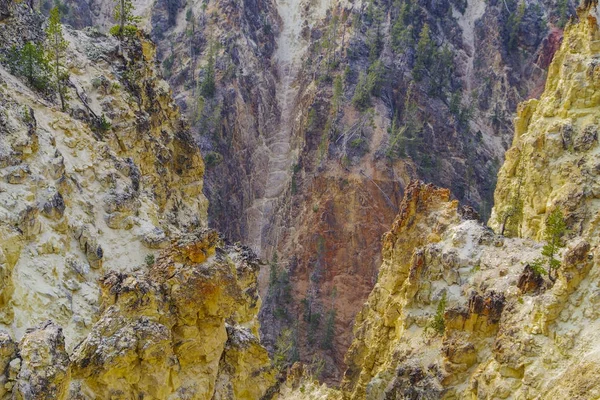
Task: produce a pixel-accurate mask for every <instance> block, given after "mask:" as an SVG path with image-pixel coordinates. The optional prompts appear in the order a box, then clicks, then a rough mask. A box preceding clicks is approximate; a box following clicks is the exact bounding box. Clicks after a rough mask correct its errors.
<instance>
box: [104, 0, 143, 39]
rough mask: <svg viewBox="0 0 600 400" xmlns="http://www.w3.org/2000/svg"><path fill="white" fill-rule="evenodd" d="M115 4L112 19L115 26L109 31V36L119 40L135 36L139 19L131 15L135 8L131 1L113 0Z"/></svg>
mask: <svg viewBox="0 0 600 400" xmlns="http://www.w3.org/2000/svg"><path fill="white" fill-rule="evenodd" d="M115 3H116V5H115V9H114V18H115V21H116V22H117V25H115V26H113V27H112V28H111V29H110V31H109V32H110V34H111V35H113V36H116V37H118V38H121V39H123V38H125V37H131V36H135V34H136V33H137V30H138V28H137V24H138V23H140V21H141V18H140V17H137V16H135V15H134V14H133V12H134V10H135V8H134V6H133V2H132V0H115Z"/></svg>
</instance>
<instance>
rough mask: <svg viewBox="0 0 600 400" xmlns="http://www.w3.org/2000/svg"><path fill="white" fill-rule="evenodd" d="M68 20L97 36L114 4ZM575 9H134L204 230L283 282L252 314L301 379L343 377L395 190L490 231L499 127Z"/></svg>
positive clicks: (158, 5) (530, 88)
mask: <svg viewBox="0 0 600 400" xmlns="http://www.w3.org/2000/svg"><path fill="white" fill-rule="evenodd" d="M68 3H69V4H71V3H74V6H73V7H72V8H73V9H78V8H86V7H87V8H89V9H90V10H95V11H94V12H95V13H96V14H95V15H96V19H95V20H94V22H95V23H100V24H101V25H102V26H103V27H106V26H108V25H110V21H109V19H108V16H109V13H107V12H106V11H102V10H108V9H110V7H111V3H112V2H110V1H100V2H95V1H81V0H76V1H73V2H68ZM84 3H85V4H84ZM575 3H576V2H575V1H567V2H564V1H554V0H533V1H524V2H521V1H515V0H506V1H505V0H493V1H483V0H473V1H446V2H430V1H421V0H410V1H409V0H401V1H396V2H388V1H369V2H359V3H356V2H355V3H350V2H346V1H329V0H319V1H311V2H307V1H279V2H274V1H269V0H257V1H242V2H230V1H224V0H219V1H191V2H188V3H184V2H180V1H162V0H159V1H156V2H152V1H141V0H140V1H136V2H135V4H136V8H137V13H138V14H140V15H141V16H143V17H144V22H143V25H144V26H146V27H147V28H148V30H150V31H151V32H152V38H153V40H155V41H156V43H157V46H158V49H159V50H158V53H159V59H160V60H161V63H162V67H163V68H162V69H163V73H164V75H165V77H166V78H167V79H168V81H169V83H170V84H171V85H172V87H173V88H174V92H175V97H176V99H177V103H178V104H179V105H180V106H181V108H182V110H183V111H184V113H185V114H186V115H188V116H189V119H190V121H191V124H192V131H193V132H194V134H195V139H196V140H197V143H198V145H199V146H200V148H201V149H202V151H203V154H204V155H205V159H206V160H207V172H206V176H205V183H206V185H205V193H206V195H207V197H208V198H209V200H210V206H209V223H210V224H211V226H213V227H215V228H217V229H218V230H219V231H222V232H223V233H224V234H225V235H226V236H227V237H229V238H232V239H233V240H241V241H243V242H245V243H249V244H250V245H251V246H252V248H253V249H254V250H255V251H257V252H258V253H259V254H260V255H261V256H262V257H263V258H265V259H269V260H271V259H272V258H273V256H274V255H275V254H277V256H278V257H277V258H278V266H277V267H278V269H279V270H280V273H283V270H285V271H286V273H284V277H283V280H284V281H286V280H289V284H290V293H291V295H290V296H284V297H285V298H286V299H288V300H289V301H287V300H286V301H281V296H279V297H278V296H274V297H271V298H269V299H267V300H266V301H265V310H264V312H263V313H262V314H261V315H262V317H261V318H263V320H264V321H265V324H263V326H264V330H263V334H264V337H265V341H266V343H267V345H268V346H269V348H270V350H272V351H274V350H275V343H276V341H277V338H278V336H279V335H280V333H281V332H282V331H283V330H285V329H286V328H290V329H292V330H293V331H294V332H296V333H295V335H296V336H297V337H298V343H299V344H300V348H299V356H300V357H301V358H302V359H303V360H304V361H309V360H311V359H312V358H313V356H317V357H319V358H321V357H325V358H326V360H327V368H325V375H326V376H327V377H328V378H329V379H338V378H340V377H341V374H342V372H343V369H344V365H343V355H344V353H345V351H346V349H347V347H348V345H349V344H350V342H351V334H350V332H351V329H350V327H351V325H352V322H353V319H354V316H355V314H356V312H357V311H358V310H359V308H360V305H361V304H362V303H363V301H364V300H365V299H366V297H367V295H368V293H369V292H370V290H371V289H372V287H373V285H374V283H375V281H376V274H377V270H378V268H379V265H380V264H381V257H380V252H381V247H380V241H379V237H380V236H381V235H382V234H383V233H384V232H385V230H386V229H387V228H388V224H389V221H390V220H392V219H393V217H394V215H395V214H396V213H397V211H398V206H399V204H400V200H401V198H402V195H403V190H404V187H405V186H406V184H407V183H408V182H409V181H410V179H412V178H422V179H426V180H428V181H431V182H434V183H436V184H438V185H442V186H445V187H449V188H450V189H451V191H452V193H453V194H454V195H455V196H456V197H457V198H459V199H460V200H461V201H464V202H466V203H468V204H470V205H472V206H474V207H476V208H478V210H479V211H480V213H481V215H482V216H483V218H484V219H487V218H488V216H489V212H490V206H491V198H492V193H493V189H494V183H495V178H496V173H497V169H498V168H499V166H500V164H501V161H502V157H503V153H504V151H505V149H506V148H507V147H508V145H509V141H510V138H511V137H512V116H513V112H514V111H515V108H516V105H517V104H518V102H520V101H522V100H524V99H526V98H529V97H531V96H535V95H538V94H539V93H540V91H541V88H542V87H543V84H544V81H545V77H546V70H545V69H546V68H547V67H548V64H549V60H551V59H552V56H553V54H554V51H555V50H556V49H557V47H558V45H559V44H560V40H561V37H562V28H561V27H562V26H563V23H564V22H565V21H566V20H567V19H568V17H569V14H570V12H571V11H572V10H573V9H574V7H573V6H574V4H575ZM86 4H88V5H86ZM278 14H279V15H278ZM74 22H76V21H74ZM426 24H427V25H428V27H429V32H430V33H429V38H430V43H425V42H424V44H423V46H421V48H419V41H420V37H421V33H422V32H423V31H424V29H425V25H426ZM440 60H443V61H444V62H443V63H442V62H441V61H440ZM213 67H214V71H213V72H214V78H215V79H214V80H215V90H214V92H213V91H212V90H209V91H206V90H205V89H206V88H205V86H204V83H205V82H207V81H208V80H209V77H210V76H211V74H212V73H211V71H212V69H213ZM423 67H424V68H423ZM416 70H420V74H417V73H415V71H416ZM417 75H420V76H419V77H417ZM362 92H365V93H362ZM361 93H362V94H361ZM357 94H361V95H360V96H359V95H357ZM354 99H356V100H354ZM349 216H352V217H349ZM265 272H266V270H265ZM267 275H268V274H267V273H263V275H262V279H261V282H262V286H263V293H265V294H267V293H268V291H267V290H266V286H267V285H268V282H267V281H268V279H267ZM284 286H287V283H285V282H284ZM347 288H353V290H352V291H349V290H347ZM275 292H278V291H277V290H276V291H275ZM332 299H334V300H332ZM307 303H310V308H311V309H314V310H315V311H316V314H315V315H319V322H316V321H313V322H312V324H313V326H312V327H311V326H310V324H309V323H308V321H304V320H305V318H303V317H304V314H305V311H306V306H305V305H304V304H307ZM332 304H333V306H332ZM282 310H285V312H282ZM333 312H335V314H336V315H335V317H334V318H333V323H334V331H335V335H333V336H334V339H333V343H332V345H329V340H328V339H327V335H328V334H327V331H328V328H327V326H328V325H327V323H326V321H327V314H331V313H333ZM311 315H312V313H311ZM282 317H283V318H282ZM297 320H299V321H300V322H299V323H298V324H296V326H295V327H294V325H295V321H297ZM305 322H306V323H305ZM312 331H314V332H312ZM316 343H318V344H319V345H318V346H315V344H316ZM291 361H292V360H290V362H291Z"/></svg>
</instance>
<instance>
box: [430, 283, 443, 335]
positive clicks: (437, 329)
mask: <svg viewBox="0 0 600 400" xmlns="http://www.w3.org/2000/svg"><path fill="white" fill-rule="evenodd" d="M445 312H446V292H444V293H443V294H442V298H441V299H440V301H439V302H438V305H437V309H436V312H435V314H434V315H433V316H432V317H431V319H430V320H429V322H428V323H427V325H426V326H425V332H426V333H429V332H430V331H433V332H434V334H436V335H440V336H441V335H443V334H444V332H446V322H445V321H444V313H445Z"/></svg>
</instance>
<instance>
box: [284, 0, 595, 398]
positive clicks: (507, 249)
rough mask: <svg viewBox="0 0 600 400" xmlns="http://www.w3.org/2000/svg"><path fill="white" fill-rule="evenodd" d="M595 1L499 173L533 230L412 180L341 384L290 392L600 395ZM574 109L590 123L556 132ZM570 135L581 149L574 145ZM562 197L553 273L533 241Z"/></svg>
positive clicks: (501, 194)
mask: <svg viewBox="0 0 600 400" xmlns="http://www.w3.org/2000/svg"><path fill="white" fill-rule="evenodd" d="M592 3H593V4H592V5H593V6H594V8H592V9H591V10H588V9H581V10H580V11H579V12H580V15H579V17H580V22H579V23H576V24H572V25H570V26H568V27H567V29H566V34H565V40H564V42H563V44H562V46H561V49H560V50H559V52H558V53H557V57H556V58H555V60H554V61H553V63H552V65H551V67H550V76H549V79H548V85H547V87H546V90H547V92H546V93H544V94H543V95H542V97H541V99H540V101H539V103H538V102H537V101H530V102H528V103H526V105H525V106H524V108H523V109H522V111H521V112H520V114H519V118H518V119H517V121H516V125H517V128H516V133H515V143H514V148H513V150H511V152H509V154H508V156H507V161H506V164H505V166H504V167H503V168H502V171H501V174H500V179H499V185H498V188H497V190H496V198H497V200H499V203H498V204H497V205H496V209H495V210H496V211H495V213H497V214H498V213H500V212H502V211H503V210H504V208H503V207H509V206H511V205H512V203H513V195H512V193H511V191H514V190H518V188H520V189H521V190H522V192H521V193H522V199H523V200H524V212H523V216H522V220H521V221H520V223H519V224H520V232H521V233H522V236H524V237H525V238H509V237H504V236H500V235H496V234H494V233H493V232H492V231H491V230H490V229H488V228H486V227H484V226H482V225H480V224H479V223H477V222H476V221H473V220H466V219H464V217H462V216H461V215H460V214H462V215H467V214H468V213H459V212H458V203H457V202H456V201H451V200H450V193H449V191H448V190H446V189H438V188H436V187H433V186H430V185H425V184H422V183H419V182H413V183H411V185H409V186H408V188H407V190H406V195H405V198H404V200H403V203H402V205H401V208H400V213H399V215H398V217H397V219H396V221H395V223H394V225H393V227H392V229H391V231H390V232H389V233H387V234H386V235H385V236H384V239H383V253H382V257H383V263H382V266H381V268H380V270H379V276H378V282H377V284H376V286H375V288H374V289H373V291H372V292H371V294H370V295H369V299H368V301H367V303H366V304H365V306H364V307H363V310H362V311H361V312H360V313H359V315H358V317H357V319H356V324H355V329H354V334H355V340H354V342H353V343H352V345H351V347H350V350H349V351H348V353H347V354H346V363H347V365H348V369H347V371H346V373H345V376H344V380H343V383H342V387H341V390H339V391H331V390H330V389H326V388H323V387H319V386H317V385H314V384H312V383H310V382H308V383H306V384H305V385H303V386H302V385H296V386H294V384H293V383H292V384H288V385H286V390H287V392H285V393H286V394H285V397H284V398H290V399H292V398H295V399H304V398H306V399H308V398H317V397H320V398H332V399H334V398H340V397H343V398H349V399H405V398H431V399H434V398H435V399H438V398H446V399H455V398H478V399H508V398H510V399H540V398H543V399H546V398H547V399H550V398H573V399H591V398H597V397H598V396H600V385H598V377H597V370H598V365H599V364H600V355H599V354H600V353H599V352H598V349H599V348H600V347H599V346H600V336H599V335H598V329H599V328H600V326H599V322H598V318H597V311H596V310H597V305H596V303H597V297H598V294H597V292H598V290H597V287H598V283H599V282H600V273H599V271H600V269H599V268H598V265H599V264H600V253H599V251H598V247H597V235H596V229H597V222H596V219H597V217H596V215H595V207H594V204H595V203H594V202H593V200H591V199H590V198H588V197H585V196H583V197H577V196H573V195H570V194H573V193H575V194H576V193H587V192H588V190H587V188H588V185H593V181H594V180H593V177H592V176H591V175H590V174H588V173H583V172H582V173H579V172H578V171H579V170H578V168H583V167H584V166H585V165H587V163H588V162H593V160H594V154H595V153H594V151H593V150H592V149H593V147H594V145H593V143H594V142H593V140H591V141H590V140H589V138H593V134H589V132H593V131H591V130H589V129H585V127H586V126H587V125H588V123H589V121H590V118H592V119H593V114H592V115H589V114H588V112H591V113H593V111H589V110H588V107H587V106H586V105H587V104H589V101H590V100H589V99H590V98H593V93H594V90H593V88H594V87H595V86H594V85H595V75H594V73H593V71H594V68H595V67H594V66H595V61H594V60H595V58H596V56H597V54H598V51H597V50H593V46H594V44H595V43H596V41H598V38H597V32H598V25H597V19H596V12H595V3H594V2H592ZM588 89H589V92H588ZM588 94H589V96H588ZM585 99H587V100H585ZM527 110H529V112H526V111H527ZM566 117H569V118H570V124H571V125H570V126H571V127H576V128H577V129H578V128H580V127H581V128H582V129H581V130H577V129H575V128H574V129H573V130H571V129H566V130H562V131H559V130H555V131H549V128H548V127H549V126H554V124H555V123H556V124H558V126H562V125H561V124H562V123H563V122H564V121H563V118H566ZM579 118H581V119H579ZM527 127H528V128H527ZM552 132H554V133H552ZM582 138H586V139H582ZM565 141H567V142H569V143H571V144H572V145H569V146H564V147H563V143H564V142H565ZM552 143H554V145H552V146H551V144H552ZM576 143H578V145H577V146H576ZM576 147H577V150H576V149H575V148H576ZM521 152H522V155H520V154H521ZM519 161H520V163H521V164H520V165H522V166H523V169H522V171H521V172H520V173H518V174H517V173H516V172H515V170H516V169H517V167H518V166H519ZM504 185H506V186H504ZM513 193H514V192H513ZM574 199H579V200H578V201H575V200H574ZM570 201H573V202H570ZM539 204H541V206H539V208H538V209H537V210H536V208H535V207H536V205H539ZM556 206H558V207H560V208H561V209H564V210H565V211H566V216H567V222H568V224H569V226H571V227H572V228H574V229H573V230H571V231H570V233H569V234H568V235H567V237H566V243H565V246H564V248H563V249H561V251H560V252H559V254H558V258H559V259H560V267H559V268H558V273H557V279H556V281H555V282H552V281H550V280H549V279H548V278H547V277H546V276H545V275H539V274H536V273H535V271H534V269H533V268H532V265H533V263H532V261H534V260H535V259H537V258H538V257H540V256H541V251H542V243H539V242H535V241H534V240H533V239H540V238H542V233H543V231H544V229H545V227H544V224H543V222H545V220H546V215H547V211H549V209H550V208H551V207H556ZM546 208H548V210H546ZM491 224H492V225H494V226H495V227H496V228H498V227H499V224H497V222H495V221H494V220H491Z"/></svg>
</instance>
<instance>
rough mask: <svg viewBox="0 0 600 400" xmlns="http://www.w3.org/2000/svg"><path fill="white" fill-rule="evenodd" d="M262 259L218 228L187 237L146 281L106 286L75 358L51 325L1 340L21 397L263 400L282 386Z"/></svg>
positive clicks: (9, 379) (6, 374)
mask: <svg viewBox="0 0 600 400" xmlns="http://www.w3.org/2000/svg"><path fill="white" fill-rule="evenodd" d="M258 271H259V265H258V259H257V258H256V256H255V255H254V253H252V251H251V250H250V249H248V248H245V247H242V246H240V245H235V246H226V245H224V244H223V243H222V241H221V239H220V238H219V236H218V235H217V234H216V233H215V232H214V231H210V230H200V231H197V232H194V233H191V234H186V235H183V236H181V237H179V238H178V239H177V240H175V241H174V242H173V243H172V244H171V245H170V246H169V247H168V248H166V249H165V250H163V251H162V252H161V254H160V256H159V257H158V259H157V261H156V263H155V264H154V265H153V266H151V267H149V270H148V271H146V272H145V273H142V272H138V273H133V274H126V273H120V272H116V271H112V272H109V273H107V274H106V275H105V276H104V277H103V278H102V280H101V290H102V294H101V298H102V301H101V305H100V307H101V312H100V315H99V316H98V321H97V322H96V323H95V324H94V325H93V326H92V327H91V329H90V333H89V334H88V335H87V336H86V337H85V339H84V340H83V341H82V342H81V343H79V344H78V345H77V346H76V347H75V349H74V350H73V352H72V353H71V354H70V355H69V354H68V353H67V350H66V349H65V338H64V335H63V331H62V329H61V328H60V327H59V326H58V325H56V324H55V323H54V322H52V321H46V322H43V323H42V324H40V325H39V326H37V327H35V328H32V329H29V330H27V332H26V334H25V335H24V336H23V338H22V339H21V341H20V343H19V344H18V348H17V345H16V344H15V343H14V342H13V341H12V340H11V338H10V336H9V335H8V334H6V333H4V332H2V333H0V366H2V367H3V368H2V370H1V371H2V373H1V374H0V377H1V379H0V380H1V381H2V383H3V384H4V385H3V392H2V394H3V396H4V395H7V394H10V393H12V396H13V397H12V398H14V399H23V400H27V399H80V398H102V399H108V398H123V399H130V398H139V397H140V396H141V397H144V398H152V399H248V400H251V399H252V400H254V399H259V398H261V397H262V396H263V395H264V394H265V393H266V392H267V390H268V389H269V388H271V386H273V384H274V381H275V370H274V369H273V367H272V366H271V362H270V360H269V357H268V353H267V351H266V350H265V348H264V347H263V346H261V344H260V342H259V340H258V317H257V315H258V309H259V308H260V298H259V297H258V285H257V275H258Z"/></svg>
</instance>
